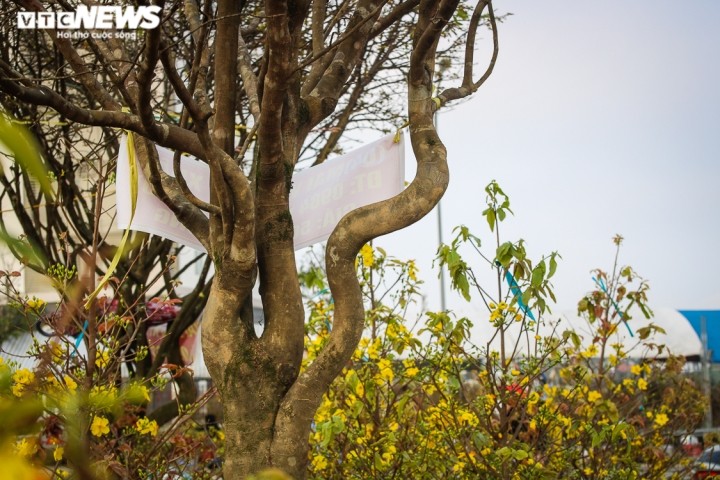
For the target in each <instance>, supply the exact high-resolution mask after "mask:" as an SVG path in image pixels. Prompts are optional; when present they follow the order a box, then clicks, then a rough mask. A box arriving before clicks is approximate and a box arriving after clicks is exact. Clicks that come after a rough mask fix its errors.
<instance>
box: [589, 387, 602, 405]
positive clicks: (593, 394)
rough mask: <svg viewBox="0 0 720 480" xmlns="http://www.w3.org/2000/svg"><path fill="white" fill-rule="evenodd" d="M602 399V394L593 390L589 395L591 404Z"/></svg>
mask: <svg viewBox="0 0 720 480" xmlns="http://www.w3.org/2000/svg"><path fill="white" fill-rule="evenodd" d="M601 398H602V394H601V393H600V392H598V391H597V390H593V391H591V392H589V393H588V401H589V402H591V403H595V401H597V400H600V399H601Z"/></svg>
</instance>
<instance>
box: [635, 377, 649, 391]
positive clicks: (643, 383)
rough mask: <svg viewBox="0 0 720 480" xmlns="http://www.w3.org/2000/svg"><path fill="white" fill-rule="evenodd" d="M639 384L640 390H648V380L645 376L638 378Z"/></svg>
mask: <svg viewBox="0 0 720 480" xmlns="http://www.w3.org/2000/svg"><path fill="white" fill-rule="evenodd" d="M637 385H638V388H639V389H640V390H647V382H646V381H645V379H644V378H638V381H637Z"/></svg>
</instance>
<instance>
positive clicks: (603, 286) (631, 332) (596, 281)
mask: <svg viewBox="0 0 720 480" xmlns="http://www.w3.org/2000/svg"><path fill="white" fill-rule="evenodd" d="M592 279H593V282H595V284H597V286H598V287H600V290H602V291H603V292H605V295H607V297H608V298H609V299H610V302H611V303H612V305H613V307H615V311H616V312H617V314H618V315H620V319H621V320H622V321H623V323H624V324H625V327H626V328H627V330H628V333H629V334H630V336H631V337H635V335H633V331H632V329H631V328H630V325H628V323H627V320H625V316H624V315H623V313H622V312H621V311H620V307H618V304H617V303H615V300H613V299H612V298H611V297H610V293H608V291H607V288H606V287H605V282H604V281H603V279H602V278H601V279H600V280H598V279H597V278H595V277H592Z"/></svg>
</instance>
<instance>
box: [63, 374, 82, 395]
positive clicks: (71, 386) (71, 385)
mask: <svg viewBox="0 0 720 480" xmlns="http://www.w3.org/2000/svg"><path fill="white" fill-rule="evenodd" d="M63 380H64V381H65V386H66V387H67V388H68V390H70V391H71V392H74V391H75V390H77V386H78V385H77V382H76V381H75V380H73V378H72V377H71V376H70V375H65V376H64V377H63Z"/></svg>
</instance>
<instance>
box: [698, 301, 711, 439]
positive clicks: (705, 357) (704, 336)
mask: <svg viewBox="0 0 720 480" xmlns="http://www.w3.org/2000/svg"><path fill="white" fill-rule="evenodd" d="M700 341H701V342H702V369H703V391H704V393H705V398H706V399H707V409H706V410H705V428H712V426H713V415H712V384H711V379H710V360H711V359H710V349H709V348H708V328H707V319H706V318H705V316H704V315H703V316H701V317H700Z"/></svg>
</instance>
